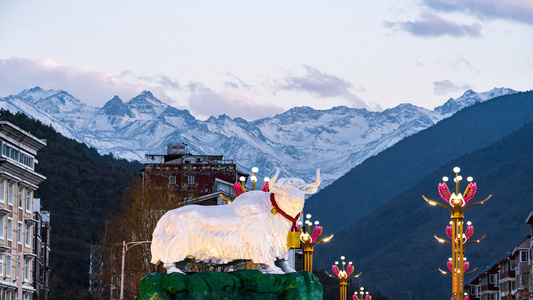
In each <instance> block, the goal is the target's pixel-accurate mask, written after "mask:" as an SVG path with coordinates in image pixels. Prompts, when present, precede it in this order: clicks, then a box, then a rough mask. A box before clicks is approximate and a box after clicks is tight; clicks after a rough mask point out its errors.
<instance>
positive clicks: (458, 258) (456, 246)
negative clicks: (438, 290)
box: [422, 167, 492, 300]
mask: <svg viewBox="0 0 533 300" xmlns="http://www.w3.org/2000/svg"><path fill="white" fill-rule="evenodd" d="M460 171H461V169H460V168H458V167H455V168H453V172H454V173H455V178H454V181H455V193H450V190H449V189H448V186H447V185H446V182H447V181H448V177H443V178H442V181H443V183H439V195H440V197H441V198H442V199H443V200H444V201H445V202H446V204H447V205H446V204H444V203H441V202H436V201H433V200H429V199H428V198H426V196H424V195H422V197H423V198H424V200H426V201H427V202H428V203H429V204H431V205H438V206H442V207H445V208H446V209H448V210H449V211H450V213H451V219H452V221H451V222H450V226H448V227H446V234H447V235H448V237H449V238H450V241H448V240H444V239H441V238H439V237H437V236H436V235H435V238H436V239H437V240H438V241H439V242H441V243H445V242H446V243H448V244H451V245H452V258H450V261H449V262H448V269H449V270H450V272H446V271H443V270H441V269H440V268H439V271H441V272H442V273H443V274H449V275H452V300H463V299H464V293H463V292H464V275H465V274H469V273H472V272H474V271H475V270H476V269H477V268H476V269H474V270H473V271H471V272H468V273H465V271H466V270H467V269H468V267H469V266H470V264H469V263H468V262H465V260H466V259H465V257H464V253H465V247H466V246H467V245H468V244H471V243H474V242H479V241H481V240H482V239H484V238H485V236H483V237H482V238H480V239H478V240H475V241H470V242H468V243H467V241H468V240H469V239H470V238H471V237H472V235H474V226H472V224H471V223H470V222H468V223H467V227H466V231H465V228H464V213H465V211H466V210H467V209H468V208H469V207H471V206H474V205H477V204H483V203H484V202H485V201H487V200H489V199H490V197H492V195H489V196H488V197H487V198H486V199H485V200H483V201H479V202H476V203H472V204H468V205H466V204H467V203H468V202H469V201H470V200H471V199H472V198H473V197H474V196H475V195H476V192H477V184H476V183H475V182H473V178H472V177H468V178H467V180H468V182H469V184H468V186H467V187H466V189H465V191H464V193H463V194H461V193H460V192H459V185H460V182H461V180H462V179H463V177H462V176H459V172H460Z"/></svg>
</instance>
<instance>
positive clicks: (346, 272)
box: [326, 256, 363, 300]
mask: <svg viewBox="0 0 533 300" xmlns="http://www.w3.org/2000/svg"><path fill="white" fill-rule="evenodd" d="M341 261H342V271H341V270H339V267H337V265H338V264H339V262H338V261H336V262H335V264H334V265H332V266H331V269H332V270H333V273H335V276H333V275H330V274H329V273H328V272H326V274H328V276H329V277H334V278H337V279H338V280H339V285H340V291H341V296H340V300H346V287H347V286H348V280H350V279H352V278H357V277H359V275H361V273H363V272H361V273H359V274H357V275H352V276H350V274H352V273H353V271H354V267H353V265H352V262H349V263H348V267H346V269H345V268H344V266H345V265H346V262H344V256H341Z"/></svg>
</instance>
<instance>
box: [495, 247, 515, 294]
mask: <svg viewBox="0 0 533 300" xmlns="http://www.w3.org/2000/svg"><path fill="white" fill-rule="evenodd" d="M498 271H499V277H500V279H499V280H498V284H499V289H500V299H503V300H506V299H509V300H510V299H514V294H515V293H516V262H515V260H514V256H513V255H512V253H511V252H507V255H506V256H505V257H504V258H502V259H500V260H498Z"/></svg>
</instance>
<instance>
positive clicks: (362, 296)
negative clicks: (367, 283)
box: [353, 287, 372, 300]
mask: <svg viewBox="0 0 533 300" xmlns="http://www.w3.org/2000/svg"><path fill="white" fill-rule="evenodd" d="M353 300H372V296H370V293H368V291H365V288H364V287H361V290H360V291H359V295H358V294H357V291H355V292H353Z"/></svg>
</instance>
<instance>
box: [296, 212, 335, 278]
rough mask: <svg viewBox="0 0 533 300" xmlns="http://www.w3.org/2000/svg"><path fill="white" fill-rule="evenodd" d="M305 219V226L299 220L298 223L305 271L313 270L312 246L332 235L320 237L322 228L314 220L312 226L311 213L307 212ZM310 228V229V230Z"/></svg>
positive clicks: (326, 240) (325, 240) (328, 238)
mask: <svg viewBox="0 0 533 300" xmlns="http://www.w3.org/2000/svg"><path fill="white" fill-rule="evenodd" d="M305 217H306V218H307V220H306V221H305V226H303V223H302V222H301V221H300V222H298V225H299V227H300V229H301V232H302V235H301V236H300V241H301V242H302V245H303V253H304V270H305V271H307V272H313V248H314V247H315V246H316V245H317V244H319V243H323V242H328V241H329V240H331V238H332V237H333V234H331V235H330V236H328V237H327V238H323V239H320V237H321V236H322V231H323V228H322V226H320V225H319V224H320V223H319V222H318V221H315V223H314V224H315V227H314V228H312V227H311V226H312V225H313V222H311V215H310V214H307V215H306V216H305ZM311 229H312V230H311Z"/></svg>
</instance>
